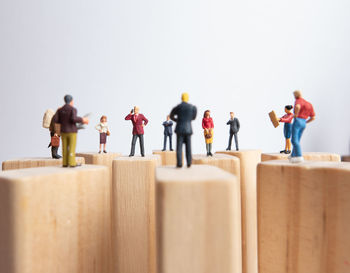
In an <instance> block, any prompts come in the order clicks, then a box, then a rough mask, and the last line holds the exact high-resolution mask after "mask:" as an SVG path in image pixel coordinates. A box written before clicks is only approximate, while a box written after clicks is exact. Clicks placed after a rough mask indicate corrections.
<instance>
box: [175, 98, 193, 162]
mask: <svg viewBox="0 0 350 273" xmlns="http://www.w3.org/2000/svg"><path fill="white" fill-rule="evenodd" d="M187 102H188V94H187V93H184V94H182V103H180V104H179V105H177V106H176V107H175V108H174V109H173V110H172V111H171V113H170V118H171V119H172V120H173V121H175V122H176V128H175V133H176V136H177V138H176V159H177V165H176V166H177V167H179V168H180V167H182V145H183V144H185V145H186V161H187V167H190V166H191V164H192V151H191V135H192V133H193V132H192V125H191V121H192V120H194V119H195V118H196V116H197V108H196V106H194V105H192V104H189V103H187Z"/></svg>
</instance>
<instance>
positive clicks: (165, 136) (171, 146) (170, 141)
mask: <svg viewBox="0 0 350 273" xmlns="http://www.w3.org/2000/svg"><path fill="white" fill-rule="evenodd" d="M167 137H169V144H170V146H169V147H170V150H172V149H173V143H172V142H173V141H172V138H173V136H172V135H164V142H163V143H164V145H163V150H166V139H167Z"/></svg>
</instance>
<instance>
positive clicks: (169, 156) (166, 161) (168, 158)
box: [153, 150, 176, 166]
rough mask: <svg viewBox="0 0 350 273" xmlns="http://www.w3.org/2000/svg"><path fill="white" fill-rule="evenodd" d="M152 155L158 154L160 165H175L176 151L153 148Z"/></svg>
mask: <svg viewBox="0 0 350 273" xmlns="http://www.w3.org/2000/svg"><path fill="white" fill-rule="evenodd" d="M153 154H154V155H160V157H161V160H162V166H176V151H161V150H154V151H153Z"/></svg>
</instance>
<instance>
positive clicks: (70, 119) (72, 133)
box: [53, 95, 89, 167]
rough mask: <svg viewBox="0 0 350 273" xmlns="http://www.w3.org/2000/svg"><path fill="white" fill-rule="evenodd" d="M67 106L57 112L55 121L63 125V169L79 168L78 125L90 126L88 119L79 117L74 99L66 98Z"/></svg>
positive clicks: (68, 96) (69, 96)
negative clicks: (77, 154) (77, 161)
mask: <svg viewBox="0 0 350 273" xmlns="http://www.w3.org/2000/svg"><path fill="white" fill-rule="evenodd" d="M64 102H65V105H64V106H62V107H61V108H60V109H58V110H57V113H56V114H55V116H54V117H53V118H54V121H55V123H59V124H60V125H61V139H62V155H63V167H68V166H69V167H77V163H76V161H75V147H76V144H77V132H78V129H77V125H76V124H77V123H83V124H88V123H89V119H88V118H81V117H78V116H77V109H76V108H74V107H73V97H72V96H71V95H66V96H64Z"/></svg>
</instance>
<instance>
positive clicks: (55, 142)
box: [51, 136, 60, 147]
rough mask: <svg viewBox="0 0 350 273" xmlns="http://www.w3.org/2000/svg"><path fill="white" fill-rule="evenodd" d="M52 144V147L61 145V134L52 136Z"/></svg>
mask: <svg viewBox="0 0 350 273" xmlns="http://www.w3.org/2000/svg"><path fill="white" fill-rule="evenodd" d="M51 146H52V147H59V146H60V137H59V136H53V137H51Z"/></svg>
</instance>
